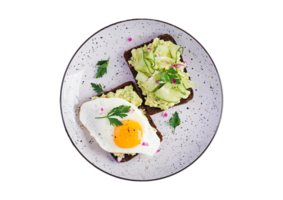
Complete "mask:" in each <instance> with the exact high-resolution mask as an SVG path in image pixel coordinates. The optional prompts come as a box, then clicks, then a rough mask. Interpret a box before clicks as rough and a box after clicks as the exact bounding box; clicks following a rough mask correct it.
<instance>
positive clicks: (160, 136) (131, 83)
mask: <svg viewBox="0 0 283 200" xmlns="http://www.w3.org/2000/svg"><path fill="white" fill-rule="evenodd" d="M129 85H132V86H133V90H134V91H135V92H136V93H137V94H138V95H139V93H138V89H137V87H136V86H135V84H134V82H132V81H128V82H126V83H123V84H122V85H119V86H117V87H115V88H113V89H112V90H109V91H107V92H103V93H100V94H99V95H97V96H98V97H100V96H102V95H103V94H108V93H109V92H114V93H115V92H116V90H118V89H123V88H124V87H126V86H129ZM139 96H140V95H139ZM138 108H139V109H145V108H144V106H143V105H141V106H139V107H138ZM145 116H146V117H147V119H148V121H149V124H150V125H151V126H152V127H154V128H155V129H156V130H157V132H156V134H157V136H158V137H159V139H160V142H161V141H162V135H161V133H160V131H159V130H158V129H157V127H156V125H155V124H154V122H153V120H152V118H151V117H150V116H149V115H148V114H147V113H145ZM137 155H138V154H136V155H134V156H132V155H128V154H125V158H123V159H122V160H121V161H120V162H127V161H129V160H131V159H132V158H134V157H136V156H137ZM111 156H112V157H113V158H114V159H116V160H117V156H114V154H112V153H111Z"/></svg>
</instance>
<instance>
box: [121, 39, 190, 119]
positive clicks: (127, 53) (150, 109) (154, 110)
mask: <svg viewBox="0 0 283 200" xmlns="http://www.w3.org/2000/svg"><path fill="white" fill-rule="evenodd" d="M157 37H158V38H159V39H161V40H164V41H171V42H172V43H174V44H177V43H176V41H175V40H174V38H173V37H172V36H171V35H168V34H164V35H159V36H157ZM152 42H153V39H152V40H150V41H148V42H146V43H143V44H141V45H138V46H136V47H134V48H131V49H129V50H128V51H125V53H124V58H125V60H126V62H127V63H128V61H129V60H130V58H131V57H132V53H131V51H132V50H133V49H137V48H140V47H143V46H144V45H145V44H146V45H148V44H150V43H152ZM181 61H182V62H183V58H182V56H181ZM128 66H129V68H130V70H131V72H132V74H133V76H134V78H136V76H137V74H138V72H137V71H136V70H135V68H134V67H130V64H129V63H128ZM184 72H187V70H186V68H184ZM189 79H190V77H189ZM138 89H139V91H140V93H141V95H142V99H143V102H145V96H144V95H143V94H142V91H141V89H140V88H138ZM188 91H190V92H191V94H190V95H189V97H188V98H186V99H181V100H180V103H178V104H175V105H174V106H179V105H182V104H185V103H187V102H188V101H190V100H191V99H192V98H193V97H194V92H193V89H192V88H189V89H188ZM174 106H173V107H174ZM144 107H145V110H146V113H147V114H148V115H154V114H156V113H159V112H162V111H163V110H161V109H160V108H156V107H150V106H147V105H144Z"/></svg>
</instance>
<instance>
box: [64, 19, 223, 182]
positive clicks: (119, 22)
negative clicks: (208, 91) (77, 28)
mask: <svg viewBox="0 0 283 200" xmlns="http://www.w3.org/2000/svg"><path fill="white" fill-rule="evenodd" d="M135 20H148V21H156V22H161V23H165V24H167V25H170V26H173V27H175V28H177V29H179V30H181V31H183V32H185V33H186V34H188V35H189V36H190V37H192V38H193V39H194V40H195V41H196V42H197V43H198V44H199V45H200V46H201V47H202V48H203V50H204V51H205V52H206V53H207V55H208V56H209V58H210V60H211V61H212V63H213V66H214V68H215V70H216V72H217V75H218V78H219V83H220V89H221V101H222V104H221V113H220V118H219V122H218V125H217V129H216V130H215V133H214V135H213V137H212V138H211V140H210V142H209V144H208V145H207V146H206V148H205V149H204V150H203V152H202V153H201V154H200V155H199V156H198V157H197V158H196V159H195V160H194V161H193V162H192V163H190V164H189V165H187V166H186V167H184V168H183V169H181V170H179V171H177V172H175V173H173V174H170V175H168V176H164V177H161V178H155V179H148V180H135V179H129V178H123V177H120V176H116V175H113V174H110V173H108V172H106V171H104V170H103V169H100V168H99V167H97V166H96V165H95V164H93V163H92V162H90V161H89V160H88V159H87V158H86V157H85V156H84V155H83V154H82V152H81V151H80V150H79V149H78V148H77V147H76V145H75V144H74V142H73V141H72V139H71V136H70V134H69V132H68V130H67V127H66V124H65V121H64V117H63V110H62V90H63V84H64V80H65V76H66V74H67V71H68V69H69V66H70V64H71V62H72V61H73V59H74V57H75V55H76V54H77V53H78V51H79V50H80V49H81V48H82V47H83V45H84V44H85V43H86V42H87V41H88V40H89V39H91V38H92V37H93V36H94V35H96V34H97V33H99V32H100V31H102V30H104V29H106V28H108V27H110V26H113V25H116V24H120V23H123V22H127V21H135ZM59 104H60V111H61V118H62V122H63V125H64V128H65V131H66V133H67V135H68V137H69V139H70V141H71V143H72V144H73V146H74V147H75V149H76V150H77V151H78V152H79V153H80V155H81V156H82V157H83V158H84V159H85V160H86V161H88V162H89V163H90V164H91V165H92V166H94V167H95V168H96V169H98V170H100V171H102V172H104V173H106V174H108V175H110V176H113V177H115V178H118V179H122V180H127V181H135V182H147V181H156V180H161V179H165V178H168V177H171V176H173V175H176V174H178V173H180V172H182V171H183V170H185V169H187V168H188V167H190V166H191V165H192V164H193V163H195V162H196V161H197V160H198V159H199V158H200V157H201V156H202V155H203V154H204V152H205V151H206V150H207V149H208V147H209V146H210V144H211V143H212V141H213V140H214V138H215V135H216V133H217V131H218V128H219V126H220V123H221V120H222V114H223V105H224V101H223V88H222V82H221V78H220V75H219V72H218V70H217V67H216V65H215V63H214V61H213V59H212V58H211V56H210V54H209V53H208V51H207V50H206V49H205V48H204V47H203V46H202V45H201V43H200V42H199V41H198V40H197V39H196V38H195V37H193V36H192V35H191V34H189V33H188V32H187V31H185V30H183V29H181V28H180V27H178V26H176V25H174V24H171V23H168V22H165V21H162V20H157V19H150V18H133V19H126V20H122V21H118V22H115V23H112V24H109V25H107V26H105V27H103V28H102V29H100V30H98V31H96V32H95V33H94V34H92V35H91V36H90V37H88V38H87V39H86V40H85V41H84V42H83V43H82V44H81V45H80V47H79V48H78V49H77V50H76V52H75V53H74V55H73V56H72V58H71V60H70V62H69V63H68V65H67V68H66V70H65V72H64V75H63V79H62V82H61V88H60V99H59Z"/></svg>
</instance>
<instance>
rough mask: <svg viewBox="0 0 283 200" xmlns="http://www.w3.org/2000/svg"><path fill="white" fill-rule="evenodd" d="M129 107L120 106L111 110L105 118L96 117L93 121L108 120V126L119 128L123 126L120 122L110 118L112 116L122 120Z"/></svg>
mask: <svg viewBox="0 0 283 200" xmlns="http://www.w3.org/2000/svg"><path fill="white" fill-rule="evenodd" d="M130 108H131V106H125V105H121V106H118V107H116V108H113V109H112V110H111V111H110V112H109V113H108V114H107V116H105V117H96V118H95V119H103V118H108V119H109V122H110V125H112V126H120V125H123V124H122V122H120V121H119V120H118V119H116V118H110V117H113V116H118V117H121V118H124V117H126V116H127V114H126V113H128V112H129V111H130Z"/></svg>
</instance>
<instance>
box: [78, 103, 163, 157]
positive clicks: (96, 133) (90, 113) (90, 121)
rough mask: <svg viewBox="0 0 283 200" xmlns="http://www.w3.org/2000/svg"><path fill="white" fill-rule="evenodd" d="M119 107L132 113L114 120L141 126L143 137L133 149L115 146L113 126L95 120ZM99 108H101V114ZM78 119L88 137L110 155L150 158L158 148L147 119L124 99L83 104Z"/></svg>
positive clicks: (106, 121)
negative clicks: (134, 154)
mask: <svg viewBox="0 0 283 200" xmlns="http://www.w3.org/2000/svg"><path fill="white" fill-rule="evenodd" d="M120 105H126V106H131V108H133V109H134V112H132V113H127V115H128V116H127V117H124V118H123V119H121V118H120V117H116V116H115V118H117V119H119V120H120V121H122V120H126V119H130V120H134V121H136V122H138V123H139V124H140V125H141V127H142V130H143V136H142V140H141V142H140V144H139V145H137V146H135V147H133V148H121V147H119V146H117V145H116V143H115V142H114V136H113V134H114V129H115V126H112V125H110V122H109V120H108V119H107V118H104V119H95V117H103V116H106V115H107V114H108V113H109V112H110V111H111V110H112V109H113V108H115V107H118V106H120ZM101 108H103V113H102V114H101ZM113 118H114V117H113ZM79 119H80V121H81V123H82V124H83V125H84V127H85V128H86V129H87V130H88V131H89V132H90V135H91V136H92V137H94V139H95V140H96V142H97V143H98V144H99V146H100V147H101V148H102V149H104V150H105V151H108V152H111V153H140V154H145V155H148V156H152V155H153V154H154V153H155V152H156V151H157V150H158V148H159V145H160V139H159V137H158V136H157V135H156V133H155V132H154V131H153V129H152V127H151V125H150V124H149V122H148V120H147V118H146V117H145V116H144V115H143V114H142V112H141V111H140V110H139V109H138V108H137V107H136V106H134V105H133V104H131V103H129V102H128V101H126V100H124V99H120V98H98V99H95V100H93V101H88V102H85V103H83V104H82V105H81V108H80V112H79ZM143 142H146V143H148V146H143V145H142V143H143Z"/></svg>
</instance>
